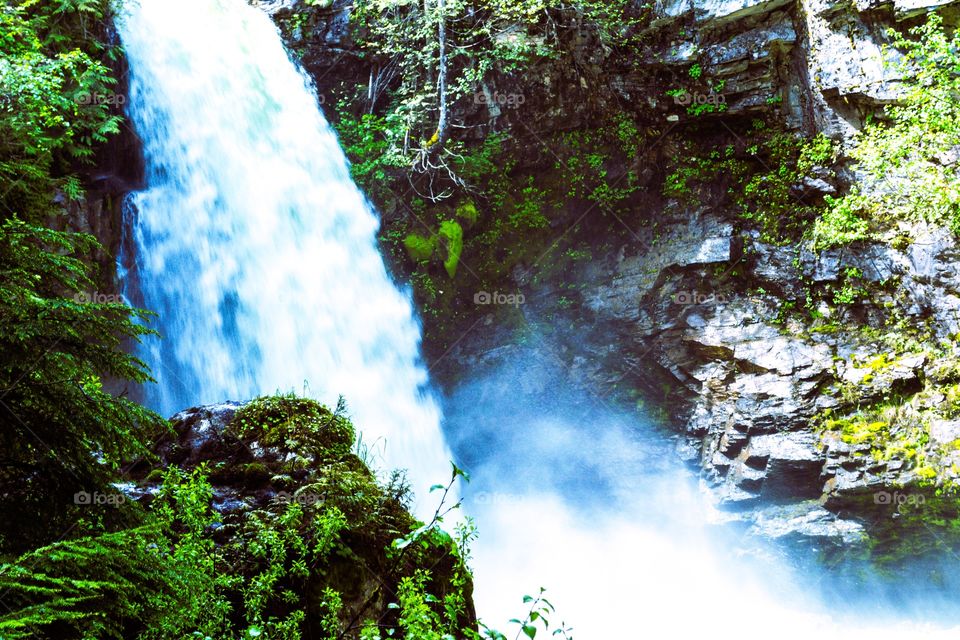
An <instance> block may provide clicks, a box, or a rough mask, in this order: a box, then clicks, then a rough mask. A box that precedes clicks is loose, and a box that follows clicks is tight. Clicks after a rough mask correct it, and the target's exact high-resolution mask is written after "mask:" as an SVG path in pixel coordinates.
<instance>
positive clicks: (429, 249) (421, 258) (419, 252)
mask: <svg viewBox="0 0 960 640" xmlns="http://www.w3.org/2000/svg"><path fill="white" fill-rule="evenodd" d="M403 246H404V248H406V250H407V255H408V256H410V259H411V260H413V261H414V262H427V261H428V260H430V258H432V257H433V252H434V251H435V250H436V248H437V240H436V238H435V237H433V236H431V237H429V238H425V237H423V236H421V235H418V234H416V233H411V234H410V235H408V236H407V237H406V238H404V239H403Z"/></svg>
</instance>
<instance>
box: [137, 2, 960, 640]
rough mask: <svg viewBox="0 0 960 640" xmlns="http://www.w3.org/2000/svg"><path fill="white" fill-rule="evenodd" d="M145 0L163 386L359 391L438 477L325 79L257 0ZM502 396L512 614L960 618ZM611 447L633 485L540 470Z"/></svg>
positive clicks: (485, 596)
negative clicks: (803, 579) (905, 609)
mask: <svg viewBox="0 0 960 640" xmlns="http://www.w3.org/2000/svg"><path fill="white" fill-rule="evenodd" d="M128 6H129V11H128V15H127V16H126V18H125V19H124V20H123V21H122V24H121V25H120V28H121V35H122V39H123V43H124V45H125V47H126V50H127V55H128V58H129V61H130V65H131V71H132V82H131V102H130V114H131V116H132V118H133V121H134V124H135V126H136V129H137V131H138V132H139V134H140V135H141V137H142V138H143V142H144V148H145V155H146V160H147V180H148V188H147V189H146V190H145V191H143V192H141V193H139V194H136V195H135V196H134V198H133V201H132V207H131V209H130V212H129V215H130V217H129V223H130V224H131V225H132V227H133V235H134V240H135V245H136V254H135V255H136V261H137V264H136V266H135V268H134V269H132V270H131V271H130V272H129V273H128V274H127V283H128V284H129V291H130V293H131V296H134V297H135V299H136V301H137V302H138V303H140V304H142V305H144V306H146V307H148V308H150V309H152V310H154V311H157V312H158V313H159V328H160V329H161V331H162V332H163V334H164V336H165V339H164V340H163V341H151V342H150V343H149V344H148V345H147V348H146V349H145V350H144V352H143V354H142V355H143V356H144V358H145V359H146V360H147V361H148V363H149V364H150V365H151V366H152V368H153V370H154V372H155V374H156V376H157V378H158V380H159V384H158V385H157V387H156V389H157V392H156V394H155V395H154V396H153V397H152V398H151V403H152V405H153V406H154V407H156V408H158V409H159V410H161V411H163V412H166V413H172V412H174V411H176V410H179V409H182V408H185V407H187V406H189V405H191V404H198V403H212V402H219V401H221V400H224V399H228V398H232V399H247V398H250V397H253V396H255V395H257V394H262V393H271V392H273V391H275V390H281V391H286V390H291V389H293V390H298V391H301V390H303V388H304V385H305V384H307V385H309V386H308V391H309V393H310V395H313V396H315V397H318V398H319V399H321V400H324V401H325V402H328V403H334V402H335V401H336V398H337V396H338V395H340V394H342V395H344V396H345V397H346V399H347V401H348V403H349V406H350V408H351V411H352V414H353V416H354V418H355V421H356V423H357V425H358V426H359V427H360V428H361V429H362V430H363V432H364V434H365V437H366V439H367V440H368V441H372V440H375V439H378V438H379V439H381V440H380V441H381V442H383V441H384V440H385V441H386V447H385V460H384V463H385V464H386V465H388V466H401V467H408V468H410V469H411V471H412V472H413V479H414V481H415V485H416V488H417V489H418V493H420V495H421V496H423V495H424V494H425V491H424V487H426V486H427V485H429V484H432V483H435V482H442V481H443V480H444V479H446V477H447V476H448V474H449V467H448V460H449V459H450V457H451V456H450V453H449V450H448V448H447V446H446V444H445V443H444V439H443V435H442V433H441V431H440V426H439V424H440V412H439V410H438V408H437V405H436V403H435V402H434V400H433V399H432V397H431V396H430V394H429V393H428V392H427V391H426V390H425V389H426V385H427V384H428V375H427V371H426V369H425V367H424V366H423V365H422V364H421V363H420V362H419V339H420V335H419V329H418V325H417V323H416V321H415V319H414V315H413V312H412V307H411V304H410V300H409V296H408V295H407V294H406V293H403V292H401V291H398V290H397V288H396V287H395V286H394V285H393V284H392V283H391V281H390V279H389V277H388V275H387V273H386V271H385V269H384V265H383V262H382V260H381V258H380V256H379V255H378V253H377V250H376V245H375V234H376V232H377V219H376V217H375V215H374V214H373V212H371V210H370V208H369V206H368V205H367V203H366V202H365V201H364V199H363V198H362V196H361V195H360V194H359V193H358V191H357V189H356V188H355V187H354V185H353V184H352V183H351V181H350V179H349V175H348V171H347V167H346V163H345V160H344V158H343V154H342V152H341V151H340V149H339V146H338V144H337V141H336V139H335V137H334V135H333V133H332V132H331V130H330V128H329V126H328V124H327V123H326V121H325V120H324V118H323V116H322V114H321V113H320V111H319V110H318V107H317V100H316V96H315V95H314V93H313V91H312V90H311V87H310V85H309V83H308V82H307V81H306V80H305V78H304V76H303V75H302V74H301V73H300V72H299V71H298V70H297V69H296V67H295V65H293V64H292V63H291V62H290V60H289V59H288V56H287V54H286V52H285V51H284V50H283V47H282V45H281V41H280V38H279V36H278V34H277V33H276V30H275V28H274V27H273V25H272V24H271V23H270V21H269V19H268V18H267V17H266V16H265V15H263V14H261V13H260V12H259V11H257V10H255V9H251V8H249V7H248V6H246V4H245V3H244V2H243V0H139V2H135V1H134V0H131V1H130V2H128ZM506 397H509V396H506ZM495 401H496V400H495ZM491 406H496V405H490V404H487V405H482V404H481V405H478V406H477V410H478V411H481V412H483V411H486V410H488V409H489V408H490V407H491ZM496 410H497V411H500V412H501V423H502V425H503V430H504V432H509V433H510V434H512V436H513V438H514V440H513V441H509V442H507V443H506V445H507V446H506V447H505V448H500V449H497V448H496V447H494V448H493V449H492V450H491V452H490V453H491V454H493V456H505V461H506V462H505V464H501V465H498V464H496V462H497V461H496V460H492V461H488V464H485V465H481V467H480V468H479V469H477V474H476V479H475V484H476V485H477V488H478V489H479V490H480V491H485V492H487V493H486V497H487V499H486V500H483V501H476V500H475V501H474V502H473V504H474V508H475V512H474V513H475V515H476V516H477V518H478V522H479V526H480V531H481V539H480V543H479V546H478V548H477V580H478V583H477V601H478V605H479V607H480V613H481V614H482V615H483V616H484V617H486V618H487V619H488V620H489V621H490V622H491V623H493V624H495V625H496V626H500V625H501V624H502V623H504V622H505V621H506V619H507V618H508V617H513V616H516V615H520V616H522V604H521V602H520V598H521V596H522V595H523V594H525V593H531V592H534V591H535V590H536V589H537V587H539V586H541V585H545V586H547V587H549V588H550V595H551V597H552V599H553V600H554V601H555V604H557V605H558V608H559V609H560V612H561V615H562V617H564V618H565V619H566V620H567V621H568V622H569V623H571V624H573V625H574V627H575V628H576V629H577V631H576V633H575V636H576V637H577V638H579V639H580V640H607V639H614V638H617V639H619V638H629V639H633V638H696V637H703V638H714V639H718V640H723V639H726V638H730V639H733V638H736V639H738V640H753V639H759V638H768V637H777V638H788V639H792V638H844V640H852V639H855V638H861V637H862V638H870V639H871V640H876V639H878V638H887V637H891V638H893V637H895V638H898V639H903V638H906V639H908V640H911V639H912V638H920V637H925V638H935V637H948V636H947V635H938V633H937V632H935V631H934V630H931V629H928V628H923V627H922V625H919V624H916V623H911V622H909V621H904V622H903V623H897V624H884V625H878V624H876V623H871V622H870V621H860V622H845V623H840V622H836V621H833V620H831V619H830V616H829V615H828V608H824V607H823V606H822V605H821V604H818V603H817V602H816V601H815V599H814V598H811V597H807V596H805V595H804V594H803V593H800V592H799V591H798V590H797V588H796V587H795V586H792V584H791V582H790V579H789V576H788V575H784V576H781V577H778V576H775V575H771V574H768V575H764V574H763V569H764V567H766V568H767V569H769V568H770V566H771V565H759V567H760V568H759V569H758V568H757V566H754V564H753V563H748V562H746V561H744V562H743V563H741V564H736V563H735V564H731V563H730V562H729V561H728V560H727V559H725V558H724V557H723V556H722V554H721V553H720V549H719V545H720V542H719V541H717V540H714V539H713V536H714V535H715V530H712V529H710V528H709V527H708V526H706V524H705V520H706V517H707V516H706V514H705V512H704V507H703V504H702V501H701V500H700V499H699V496H698V495H697V494H696V492H695V491H691V490H688V489H687V488H685V485H684V484H683V481H682V480H680V479H679V478H675V477H673V476H665V477H663V478H660V479H659V480H657V479H656V478H654V479H651V478H649V477H644V475H643V473H642V471H640V470H643V469H646V468H649V464H650V461H649V460H648V459H645V458H644V457H643V455H642V453H641V452H642V450H643V447H644V446H645V444H646V443H645V442H642V441H641V442H634V441H632V440H631V439H630V437H628V436H626V435H625V432H624V431H623V430H622V429H621V426H619V425H616V424H613V423H610V424H608V423H605V422H603V421H600V420H597V421H596V422H594V423H593V424H591V425H588V427H589V431H588V433H589V434H590V435H591V438H590V439H588V440H587V441H584V440H583V439H582V433H581V432H578V431H576V430H575V429H573V428H572V427H571V425H569V424H567V423H566V422H565V420H564V416H563V415H562V414H561V415H559V416H552V417H551V416H545V417H544V418H543V419H541V420H539V421H538V420H535V419H531V418H530V417H529V416H521V415H519V414H516V413H514V414H511V413H510V411H508V410H505V408H504V406H503V405H499V406H496ZM467 426H469V423H468V425H467ZM578 426H579V427H580V428H582V427H583V425H578ZM578 433H579V434H580V435H578ZM600 433H604V434H606V436H605V437H604V438H597V437H596V436H597V434H600ZM545 443H546V444H549V445H550V447H552V449H551V450H550V451H544V446H545ZM507 454H510V455H514V456H516V460H515V466H513V467H511V466H510V465H511V464H514V461H513V459H512V458H510V457H509V456H508V455H507ZM654 455H659V454H654ZM634 456H635V457H634ZM593 458H599V464H600V465H601V466H604V467H605V468H607V469H612V470H613V471H612V472H608V475H609V477H603V475H602V474H601V475H600V477H599V480H602V481H604V482H609V483H610V484H611V485H612V486H613V487H614V491H613V493H614V494H615V495H616V497H617V499H609V498H604V497H598V498H596V499H594V500H593V504H592V505H590V506H584V499H581V500H577V501H575V500H571V499H570V498H569V496H568V495H566V494H565V493H564V491H563V490H562V488H559V487H556V486H542V485H541V483H542V482H543V477H542V475H543V474H540V475H538V474H536V473H534V474H533V476H532V478H525V477H524V474H523V473H522V472H523V470H524V469H526V468H529V467H531V466H537V465H541V466H542V467H549V466H554V465H556V466H562V467H564V469H565V470H569V471H570V472H571V473H572V474H573V475H572V476H571V477H570V478H567V480H568V481H570V482H573V483H578V482H579V483H580V485H581V486H583V485H586V484H587V482H586V481H585V480H581V479H580V477H579V476H578V475H576V474H579V473H581V472H582V470H583V468H584V467H587V466H589V463H590V462H593V463H594V465H596V464H597V459H593ZM638 471H640V472H638ZM546 475H550V474H549V473H547V474H546ZM529 480H533V482H532V483H531V482H530V481H529ZM585 490H586V492H587V493H590V489H589V488H586V489H585ZM597 493H598V495H599V493H600V492H597ZM630 496H633V497H634V500H633V501H632V502H631V501H630V500H624V498H625V497H630ZM581 498H583V497H582V496H581ZM586 500H587V501H588V502H589V497H587V499H586ZM428 510H429V505H426V508H421V512H425V511H428ZM774 568H776V567H774ZM949 637H956V636H955V633H954V634H951V635H950V636H949Z"/></svg>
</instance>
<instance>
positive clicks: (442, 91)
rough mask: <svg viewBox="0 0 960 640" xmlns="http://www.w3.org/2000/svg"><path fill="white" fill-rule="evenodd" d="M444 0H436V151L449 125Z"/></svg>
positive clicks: (441, 143) (445, 138) (445, 6)
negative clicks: (437, 101)
mask: <svg viewBox="0 0 960 640" xmlns="http://www.w3.org/2000/svg"><path fill="white" fill-rule="evenodd" d="M446 9H447V5H446V0H437V14H438V16H439V17H438V25H437V38H438V40H439V43H440V65H439V68H438V74H437V75H438V78H437V93H438V94H439V97H440V120H439V122H438V123H437V142H436V144H435V145H434V146H435V147H436V148H437V149H438V150H439V149H440V148H441V147H442V146H443V144H444V143H445V142H446V141H447V136H448V135H449V129H450V125H449V123H448V119H449V114H448V110H449V106H448V104H447V73H448V71H447V15H446Z"/></svg>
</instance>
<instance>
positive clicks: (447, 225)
mask: <svg viewBox="0 0 960 640" xmlns="http://www.w3.org/2000/svg"><path fill="white" fill-rule="evenodd" d="M439 235H440V237H441V238H443V241H444V242H443V244H444V247H446V249H447V257H446V259H445V260H444V261H443V268H444V269H446V270H447V275H448V276H450V277H451V278H453V277H454V276H455V275H457V266H459V264H460V255H461V254H462V253H463V227H461V226H460V223H459V222H457V221H455V220H444V221H443V222H442V223H440V232H439Z"/></svg>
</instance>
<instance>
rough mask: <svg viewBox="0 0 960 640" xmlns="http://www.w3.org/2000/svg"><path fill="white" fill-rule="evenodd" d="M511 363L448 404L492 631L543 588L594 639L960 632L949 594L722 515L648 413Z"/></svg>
mask: <svg viewBox="0 0 960 640" xmlns="http://www.w3.org/2000/svg"><path fill="white" fill-rule="evenodd" d="M501 361H502V362H501V363H500V364H499V365H498V366H497V367H496V368H491V369H487V370H485V371H481V372H479V373H477V372H475V374H474V377H473V378H472V379H470V380H468V381H466V382H464V383H462V384H460V385H459V386H458V387H456V388H455V389H454V390H453V391H452V392H451V393H450V394H449V396H448V398H447V402H446V406H445V412H446V432H447V436H448V438H449V440H450V444H451V446H452V448H453V449H454V452H455V454H456V455H457V456H458V457H459V458H460V460H461V463H462V465H463V466H464V467H465V468H466V469H467V470H468V471H469V472H470V474H471V481H470V483H469V484H468V485H467V486H466V487H465V491H464V509H465V511H466V513H467V514H468V515H469V516H471V517H472V518H473V519H474V520H475V522H476V524H477V527H478V534H479V539H478V541H477V542H476V543H475V545H474V547H473V554H474V563H473V564H474V568H475V572H476V576H475V598H476V604H477V610H478V613H479V615H480V617H481V619H483V620H484V621H486V623H487V624H489V625H491V626H493V627H495V628H501V629H503V628H505V627H506V626H507V624H506V623H507V620H509V619H510V618H523V616H524V615H525V613H526V608H525V605H524V604H523V603H522V598H523V596H524V595H526V594H530V595H536V594H537V593H538V592H539V589H540V588H541V587H544V588H546V589H547V593H546V596H547V597H548V598H549V599H550V601H551V602H552V603H553V604H554V605H555V606H556V609H557V615H556V616H555V618H556V619H555V620H553V621H552V622H554V623H559V622H560V621H561V620H563V621H564V622H565V623H566V625H568V626H571V627H573V632H572V635H573V637H576V638H581V639H583V638H586V639H606V638H623V637H629V638H644V637H651V638H659V637H677V638H686V637H709V638H719V639H723V638H738V639H750V638H766V637H780V638H807V637H817V638H845V639H850V638H871V639H876V638H904V637H910V638H916V637H921V635H922V637H927V638H946V637H951V638H953V637H956V633H957V631H958V630H960V626H957V622H958V621H960V611H958V607H957V604H956V602H955V601H952V598H951V591H950V589H949V588H944V587H940V588H939V589H927V586H926V585H925V584H923V583H922V582H920V580H921V578H910V577H901V582H897V581H894V582H892V583H891V582H890V581H889V580H883V579H881V577H880V575H879V574H878V573H876V572H874V571H873V570H872V569H865V568H864V567H862V566H861V567H856V568H855V569H851V568H850V567H843V566H839V567H836V566H835V567H833V568H832V569H828V568H827V566H825V565H823V564H821V563H818V562H817V561H816V558H815V557H813V558H811V557H810V553H809V552H807V554H806V555H803V554H798V552H797V551H796V550H790V549H787V548H785V547H784V546H783V545H779V544H774V543H772V542H769V541H766V540H763V539H761V538H759V537H757V536H754V535H750V534H749V533H747V532H746V531H745V527H742V526H741V527H737V526H733V525H730V524H724V521H725V520H729V517H727V516H725V515H724V514H723V513H721V512H719V511H717V510H716V509H715V508H714V507H713V506H712V504H711V500H710V494H709V491H708V490H707V489H706V488H705V487H702V486H701V485H700V482H699V480H698V478H697V477H696V475H695V474H694V473H693V472H691V471H690V470H688V469H687V468H685V467H684V465H683V464H682V463H681V462H680V460H679V457H678V456H677V455H676V453H675V443H674V441H673V437H672V436H671V434H670V433H669V432H665V431H664V430H663V429H661V428H659V427H657V426H655V425H654V423H653V422H652V421H651V420H650V419H649V418H647V417H645V416H644V415H643V414H642V412H640V411H638V410H636V409H633V408H631V409H629V410H628V409H625V408H621V407H616V406H614V405H613V404H612V403H611V401H609V400H608V399H605V398H598V397H596V396H594V395H592V394H591V393H590V392H589V391H587V390H586V389H583V388H578V387H577V386H576V385H572V384H571V383H570V381H569V379H567V378H566V377H565V376H564V375H563V372H562V371H559V370H557V369H556V368H552V367H550V366H549V365H547V366H545V365H544V363H543V362H542V358H538V356H537V355H536V353H535V352H530V351H524V352H519V351H518V352H514V353H513V355H512V356H508V357H506V358H501ZM954 566H955V565H954ZM918 573H919V572H918ZM847 574H850V575H855V576H856V579H851V578H850V575H847ZM954 575H956V573H954ZM903 580H906V581H909V582H910V584H906V583H904V582H903ZM953 593H955V592H953Z"/></svg>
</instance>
